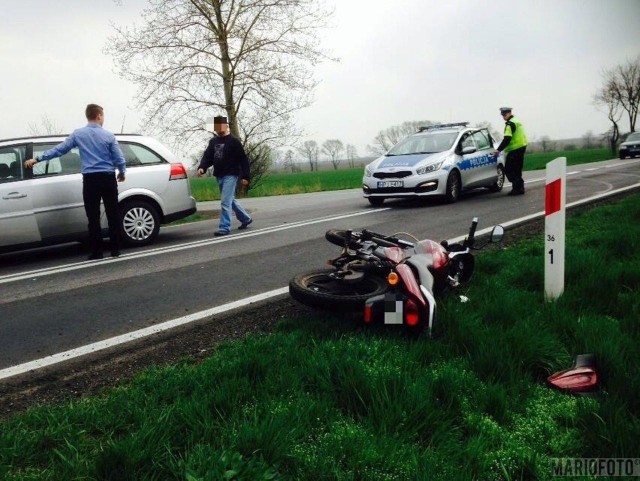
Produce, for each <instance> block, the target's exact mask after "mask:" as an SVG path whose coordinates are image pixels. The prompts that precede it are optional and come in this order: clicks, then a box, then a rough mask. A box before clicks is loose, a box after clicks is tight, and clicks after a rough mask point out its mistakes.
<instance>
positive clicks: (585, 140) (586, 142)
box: [582, 130, 595, 149]
mask: <svg viewBox="0 0 640 481" xmlns="http://www.w3.org/2000/svg"><path fill="white" fill-rule="evenodd" d="M594 140H595V136H594V135H593V131H591V130H589V131H588V132H586V133H585V134H584V135H583V136H582V147H583V148H584V149H591V148H593V146H594Z"/></svg>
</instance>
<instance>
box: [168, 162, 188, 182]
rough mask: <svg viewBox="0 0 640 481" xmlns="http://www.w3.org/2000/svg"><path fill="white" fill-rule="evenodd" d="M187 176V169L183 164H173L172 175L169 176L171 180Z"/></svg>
mask: <svg viewBox="0 0 640 481" xmlns="http://www.w3.org/2000/svg"><path fill="white" fill-rule="evenodd" d="M186 178H187V170H186V169H185V168H184V165H182V164H171V175H170V176H169V180H178V179H186Z"/></svg>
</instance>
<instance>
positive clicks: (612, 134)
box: [593, 83, 623, 155]
mask: <svg viewBox="0 0 640 481" xmlns="http://www.w3.org/2000/svg"><path fill="white" fill-rule="evenodd" d="M593 103H594V104H596V105H597V106H601V107H605V109H606V111H607V118H608V119H609V120H610V121H611V124H612V127H611V129H610V130H609V135H608V137H609V149H610V151H611V155H616V150H617V145H618V140H619V139H620V128H619V126H618V122H620V119H621V118H622V112H623V109H622V107H621V105H620V102H619V101H618V100H617V96H616V93H615V89H614V88H613V85H612V84H611V83H605V85H604V86H602V87H601V88H600V90H598V92H596V94H595V95H594V96H593Z"/></svg>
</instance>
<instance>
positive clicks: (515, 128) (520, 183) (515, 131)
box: [493, 107, 527, 195]
mask: <svg viewBox="0 0 640 481" xmlns="http://www.w3.org/2000/svg"><path fill="white" fill-rule="evenodd" d="M500 115H502V118H503V119H504V121H505V124H504V138H503V139H502V142H500V145H498V148H497V149H496V150H494V151H493V154H494V155H498V154H499V153H500V152H502V151H504V152H505V153H506V154H507V159H506V161H505V165H504V170H505V175H506V176H507V179H509V182H511V192H509V194H508V195H524V180H523V179H522V164H523V163H524V153H525V151H526V150H527V136H526V135H525V133H524V127H523V126H522V122H520V121H519V120H518V119H517V118H515V117H514V116H513V114H512V113H511V107H501V108H500Z"/></svg>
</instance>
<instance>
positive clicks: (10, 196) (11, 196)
mask: <svg viewBox="0 0 640 481" xmlns="http://www.w3.org/2000/svg"><path fill="white" fill-rule="evenodd" d="M26 196H27V194H21V193H20V192H11V193H10V194H7V195H5V196H3V197H2V198H3V199H5V200H11V199H22V198H23V197H26Z"/></svg>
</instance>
